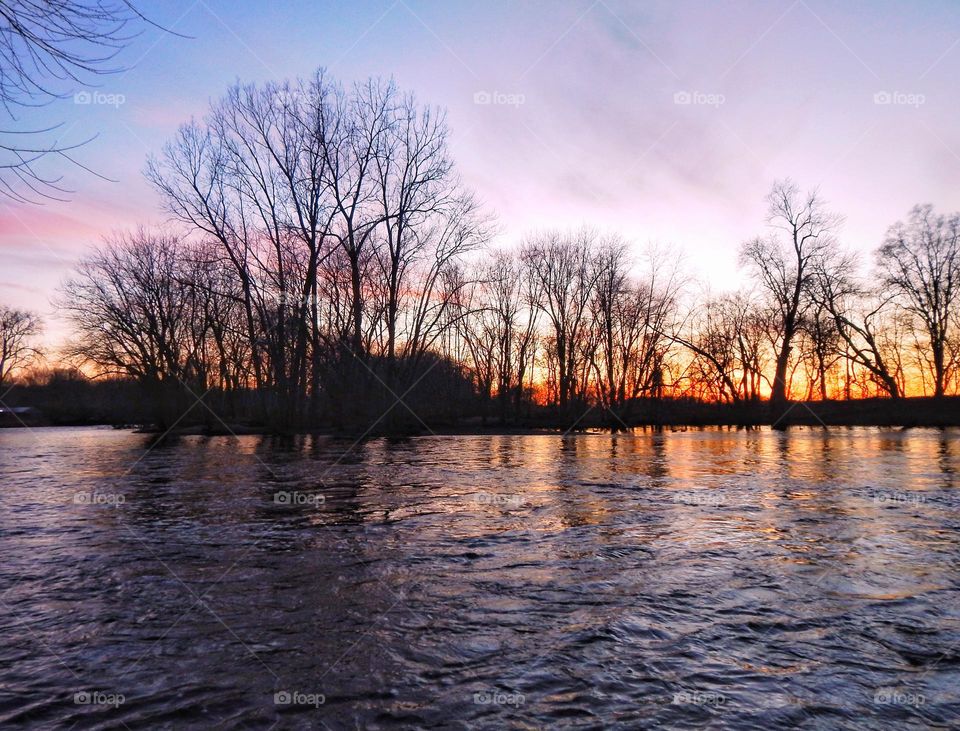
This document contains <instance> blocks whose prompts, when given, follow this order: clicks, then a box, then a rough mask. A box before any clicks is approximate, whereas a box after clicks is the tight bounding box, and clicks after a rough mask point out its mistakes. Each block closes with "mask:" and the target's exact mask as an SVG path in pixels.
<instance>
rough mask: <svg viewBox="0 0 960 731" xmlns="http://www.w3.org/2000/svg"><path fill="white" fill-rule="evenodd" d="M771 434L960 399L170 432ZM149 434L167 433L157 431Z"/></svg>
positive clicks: (928, 420) (929, 413) (943, 417)
mask: <svg viewBox="0 0 960 731" xmlns="http://www.w3.org/2000/svg"><path fill="white" fill-rule="evenodd" d="M701 426H703V427H705V426H725V427H764V426H766V427H772V428H775V429H788V428H789V427H791V426H826V427H829V426H886V427H905V428H910V427H951V426H960V398H958V397H947V398H941V399H935V398H908V399H901V400H899V401H891V400H889V399H863V400H857V401H795V402H791V403H789V404H788V405H787V406H786V407H785V408H781V409H776V408H774V407H773V406H772V405H771V404H770V403H768V402H748V403H738V404H709V403H703V402H698V401H686V400H660V401H652V400H651V401H638V402H635V403H633V404H631V408H630V409H629V410H627V411H626V412H624V413H615V412H613V411H611V410H609V409H604V408H602V407H596V406H594V407H587V408H585V409H582V410H581V411H580V412H579V413H576V414H575V415H573V416H570V417H567V418H560V417H559V416H558V415H557V414H555V413H550V412H549V411H548V410H546V409H544V410H542V411H541V412H540V413H535V414H531V415H530V416H528V417H527V418H524V419H519V420H512V421H509V420H499V419H495V418H489V417H488V418H483V417H469V418H464V419H461V420H459V421H457V422H453V423H451V422H449V421H430V420H427V419H425V420H424V421H423V422H417V421H414V420H412V419H411V420H408V421H406V422H404V423H402V424H400V425H397V424H380V423H378V424H374V425H373V426H372V427H371V426H369V425H367V426H358V427H356V428H333V427H332V426H330V425H327V426H320V427H317V428H310V429H290V430H282V429H276V428H271V427H267V426H264V425H258V424H249V423H225V422H220V423H218V422H216V421H214V422H212V423H206V424H192V425H186V426H182V427H177V428H175V429H173V430H169V431H170V433H175V434H181V435H189V434H203V435H218V434H219V435H241V434H276V433H297V434H321V435H330V436H350V437H355V438H359V437H366V436H416V435H423V434H442V435H450V436H468V435H473V434H503V435H523V434H538V433H539V434H556V433H572V432H582V431H592V430H610V431H624V430H628V429H632V428H643V427H672V428H674V427H701ZM143 431H150V432H157V431H166V430H163V429H157V428H155V427H147V428H144V429H143Z"/></svg>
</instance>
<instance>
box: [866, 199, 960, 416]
mask: <svg viewBox="0 0 960 731" xmlns="http://www.w3.org/2000/svg"><path fill="white" fill-rule="evenodd" d="M877 257H878V262H879V265H880V270H881V273H882V276H883V281H884V283H885V284H886V286H887V287H889V288H890V291H891V293H892V294H893V295H894V296H895V297H896V301H897V303H898V304H899V305H900V306H901V307H903V308H904V310H906V311H907V312H909V313H910V314H911V316H912V317H913V318H915V321H916V322H917V323H918V326H919V330H920V333H921V338H920V341H921V342H923V345H925V347H924V349H923V353H924V355H925V356H926V357H925V358H924V360H925V361H926V366H927V369H928V371H929V373H930V376H931V378H932V381H933V389H934V394H933V395H934V396H937V397H940V396H943V395H944V393H945V386H946V383H947V381H948V379H949V377H950V373H951V370H952V369H953V367H954V363H953V361H952V359H951V357H950V356H951V348H950V341H951V338H953V337H954V330H955V325H956V318H955V312H954V310H955V307H956V304H957V298H958V295H960V214H956V213H954V214H951V215H949V216H944V215H940V214H937V213H935V212H934V210H933V207H932V206H930V205H924V206H916V207H915V208H914V209H913V210H912V211H911V212H910V217H909V218H908V219H907V221H906V222H898V223H896V224H894V225H893V226H892V227H891V228H890V231H889V232H888V233H887V238H886V241H885V242H884V243H883V245H882V246H881V247H880V250H879V251H878V252H877ZM924 341H925V342H924Z"/></svg>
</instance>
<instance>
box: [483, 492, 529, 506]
mask: <svg viewBox="0 0 960 731" xmlns="http://www.w3.org/2000/svg"><path fill="white" fill-rule="evenodd" d="M474 499H475V500H476V501H477V503H479V504H480V505H496V506H498V507H501V508H519V507H520V506H521V505H523V503H524V502H525V501H524V499H523V495H520V494H518V493H506V494H502V493H499V492H478V493H477V494H476V496H475V498H474Z"/></svg>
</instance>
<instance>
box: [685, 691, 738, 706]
mask: <svg viewBox="0 0 960 731" xmlns="http://www.w3.org/2000/svg"><path fill="white" fill-rule="evenodd" d="M726 702H727V699H726V696H724V695H723V693H717V692H716V691H715V690H681V691H677V692H676V693H674V694H673V700H672V701H671V703H674V704H676V705H692V706H713V707H714V708H719V707H720V706H722V705H723V704H724V703H726Z"/></svg>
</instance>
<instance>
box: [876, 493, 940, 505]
mask: <svg viewBox="0 0 960 731" xmlns="http://www.w3.org/2000/svg"><path fill="white" fill-rule="evenodd" d="M871 497H872V499H873V502H874V504H876V505H889V506H903V507H914V508H915V507H918V506H920V505H925V504H926V502H927V498H926V496H925V495H918V494H916V493H912V492H875V493H873V495H872V496H871Z"/></svg>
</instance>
